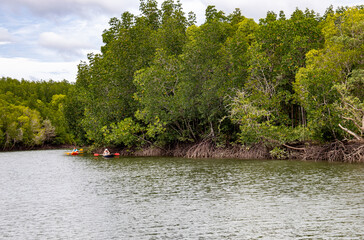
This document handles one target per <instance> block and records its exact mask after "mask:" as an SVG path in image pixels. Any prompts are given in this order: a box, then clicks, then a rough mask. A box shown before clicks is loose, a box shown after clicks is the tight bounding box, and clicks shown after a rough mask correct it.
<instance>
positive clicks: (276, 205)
mask: <svg viewBox="0 0 364 240" xmlns="http://www.w3.org/2000/svg"><path fill="white" fill-rule="evenodd" d="M64 152H65V151H64V150H47V151H22V152H2V153H0V214H1V215H0V239H52V240H53V239H97V240H99V239H364V164H341V163H327V162H304V161H273V160H236V159H183V158H157V157H153V158H146V157H143V158H138V157H133V158H130V157H120V158H114V159H103V158H102V157H94V156H90V155H89V156H67V155H65V154H64Z"/></svg>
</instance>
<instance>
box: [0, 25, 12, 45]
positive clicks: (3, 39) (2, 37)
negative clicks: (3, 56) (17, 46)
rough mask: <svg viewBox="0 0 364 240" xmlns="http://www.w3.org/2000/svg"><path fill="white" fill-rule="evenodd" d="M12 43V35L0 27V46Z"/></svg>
mask: <svg viewBox="0 0 364 240" xmlns="http://www.w3.org/2000/svg"><path fill="white" fill-rule="evenodd" d="M12 41H13V37H12V35H11V34H10V33H9V31H8V29H6V28H3V27H0V44H7V43H10V42H12Z"/></svg>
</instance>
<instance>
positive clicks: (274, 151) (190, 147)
mask: <svg viewBox="0 0 364 240" xmlns="http://www.w3.org/2000/svg"><path fill="white" fill-rule="evenodd" d="M112 150H113V151H115V152H120V154H121V155H122V156H145V157H151V156H171V157H184V158H237V159H297V160H313V161H329V162H347V163H358V162H361V163H364V143H363V142H358V141H346V142H342V141H336V142H332V143H326V144H313V143H299V144H295V145H286V144H284V145H282V146H281V147H280V148H272V147H268V146H266V145H265V144H255V145H253V146H250V147H245V146H240V145H234V146H229V147H218V146H216V145H215V144H214V143H213V142H212V141H203V142H200V143H197V144H177V145H175V146H170V147H169V148H158V147H153V146H152V147H145V148H142V149H121V150H120V149H112Z"/></svg>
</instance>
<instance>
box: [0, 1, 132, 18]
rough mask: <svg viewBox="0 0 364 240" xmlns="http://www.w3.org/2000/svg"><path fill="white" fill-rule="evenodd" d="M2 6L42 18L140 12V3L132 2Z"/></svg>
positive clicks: (32, 3)
mask: <svg viewBox="0 0 364 240" xmlns="http://www.w3.org/2000/svg"><path fill="white" fill-rule="evenodd" d="M1 4H2V5H3V6H5V7H7V8H8V9H11V10H12V11H14V12H19V11H22V10H27V11H29V12H31V13H33V14H35V15H40V16H51V15H55V16H64V15H69V14H74V15H82V16H88V17H93V16H95V15H94V14H95V13H104V14H107V13H115V14H119V13H121V12H124V11H135V10H138V6H139V1H130V0H62V1H60V0H37V1H34V0H2V2H1Z"/></svg>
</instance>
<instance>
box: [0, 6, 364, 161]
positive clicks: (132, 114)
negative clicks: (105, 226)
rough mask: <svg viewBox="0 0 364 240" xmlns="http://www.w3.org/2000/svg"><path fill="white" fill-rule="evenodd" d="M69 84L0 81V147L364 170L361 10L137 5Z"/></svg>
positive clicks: (363, 13) (106, 34) (114, 23)
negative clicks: (75, 148) (199, 10)
mask: <svg viewBox="0 0 364 240" xmlns="http://www.w3.org/2000/svg"><path fill="white" fill-rule="evenodd" d="M139 10H140V15H133V14H132V13H130V12H124V13H122V14H121V17H120V18H112V19H110V21H109V28H108V29H106V30H104V32H103V33H102V39H103V42H104V45H103V46H101V52H100V53H98V54H95V53H90V54H88V56H87V58H88V61H85V62H83V61H81V62H80V64H79V65H78V73H77V79H76V82H75V83H70V82H68V81H63V82H54V81H38V82H31V81H26V80H16V79H11V78H5V77H4V78H2V79H0V109H1V116H0V147H1V149H2V150H12V149H17V148H26V149H31V148H35V147H41V146H45V145H62V144H73V145H82V146H89V147H90V150H97V149H98V148H102V147H106V146H107V147H112V148H117V149H123V150H124V153H125V154H128V153H130V154H133V153H134V154H135V153H137V152H139V154H145V155H153V154H158V155H174V156H187V157H244V158H278V159H284V158H301V159H313V160H320V159H322V160H330V161H347V162H358V161H361V162H364V143H363V141H364V6H363V5H361V6H352V7H340V8H338V9H336V10H334V9H333V7H328V8H327V10H326V12H325V14H323V16H320V15H319V14H318V13H316V12H314V11H313V10H309V9H306V10H300V9H296V10H295V11H294V12H293V13H292V14H291V16H286V15H285V13H284V12H283V11H281V12H279V13H275V12H268V13H267V15H266V17H265V18H262V19H260V20H259V22H256V21H254V20H253V19H251V18H248V17H246V16H243V15H242V13H241V11H240V10H239V9H235V11H233V12H232V13H229V14H226V13H224V12H223V11H220V10H218V9H216V7H215V6H208V7H207V8H206V11H205V22H204V23H203V24H201V25H200V26H197V25H196V16H195V14H194V13H193V12H190V13H187V14H186V13H185V12H184V11H183V7H182V4H181V3H180V2H179V1H177V2H175V1H173V0H166V1H164V2H163V3H162V4H161V5H160V7H159V5H158V3H157V1H155V0H141V1H140V9H139Z"/></svg>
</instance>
